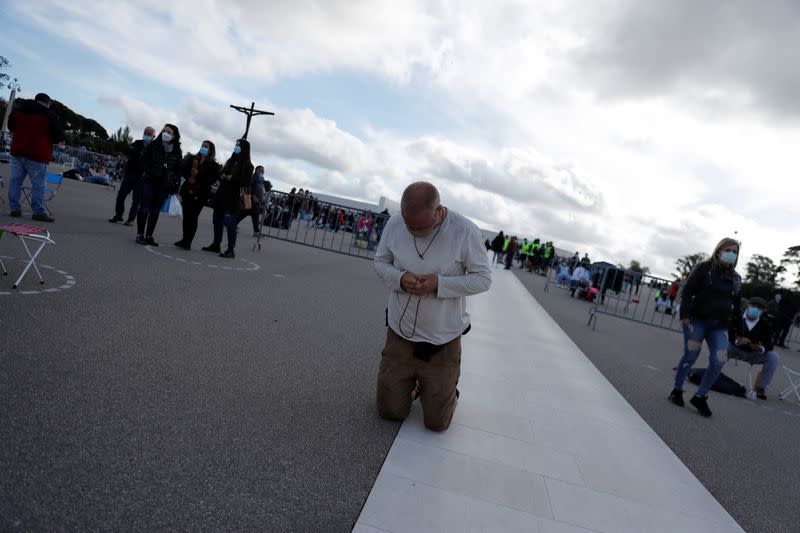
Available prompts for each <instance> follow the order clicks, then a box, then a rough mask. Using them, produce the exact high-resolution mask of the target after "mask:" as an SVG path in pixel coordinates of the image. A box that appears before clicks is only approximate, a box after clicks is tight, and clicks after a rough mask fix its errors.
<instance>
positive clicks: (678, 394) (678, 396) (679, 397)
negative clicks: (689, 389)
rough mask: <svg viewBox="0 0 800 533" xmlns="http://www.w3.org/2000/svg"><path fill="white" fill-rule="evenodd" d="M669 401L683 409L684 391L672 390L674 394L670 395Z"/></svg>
mask: <svg viewBox="0 0 800 533" xmlns="http://www.w3.org/2000/svg"><path fill="white" fill-rule="evenodd" d="M669 401H671V402H672V403H674V404H675V405H677V406H678V407H683V406H684V405H685V404H684V403H683V391H682V390H678V389H672V392H670V393H669Z"/></svg>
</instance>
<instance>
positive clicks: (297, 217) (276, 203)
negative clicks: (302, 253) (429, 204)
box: [253, 190, 389, 259]
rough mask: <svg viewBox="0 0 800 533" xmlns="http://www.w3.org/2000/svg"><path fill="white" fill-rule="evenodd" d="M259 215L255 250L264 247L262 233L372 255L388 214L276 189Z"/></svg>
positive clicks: (281, 238) (274, 237) (336, 249)
mask: <svg viewBox="0 0 800 533" xmlns="http://www.w3.org/2000/svg"><path fill="white" fill-rule="evenodd" d="M260 218H261V232H260V236H259V237H258V239H257V240H256V242H255V243H254V244H253V250H255V249H256V248H258V249H261V237H262V236H263V237H270V238H273V239H279V240H283V241H288V242H294V243H297V244H302V245H304V246H311V247H313V248H320V249H323V250H328V251H331V252H336V253H340V254H345V255H350V256H353V257H361V258H363V259H373V258H374V257H375V250H376V249H377V247H378V243H379V242H380V239H381V234H382V233H383V229H384V228H385V227H386V222H387V221H388V220H389V215H388V214H385V213H374V212H372V211H369V210H366V209H358V208H353V207H349V206H346V205H342V204H335V203H330V202H323V201H321V200H318V199H315V198H313V197H307V196H300V195H297V194H290V193H286V192H281V191H274V190H273V191H270V192H269V193H268V194H267V198H266V202H265V203H264V206H263V208H262V213H261V214H260Z"/></svg>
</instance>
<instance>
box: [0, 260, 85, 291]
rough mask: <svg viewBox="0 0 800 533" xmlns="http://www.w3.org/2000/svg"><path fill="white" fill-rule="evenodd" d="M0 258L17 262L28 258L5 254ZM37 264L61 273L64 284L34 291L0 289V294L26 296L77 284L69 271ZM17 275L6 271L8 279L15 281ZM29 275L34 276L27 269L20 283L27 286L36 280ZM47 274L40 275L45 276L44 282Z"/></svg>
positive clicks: (63, 288)
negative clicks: (0, 290)
mask: <svg viewBox="0 0 800 533" xmlns="http://www.w3.org/2000/svg"><path fill="white" fill-rule="evenodd" d="M0 258H2V259H6V260H8V261H15V262H19V263H27V262H28V259H20V258H17V257H11V256H7V255H3V256H0ZM38 266H39V268H40V269H43V270H48V271H52V272H54V273H58V274H61V275H62V276H64V280H65V284H64V285H60V286H58V287H53V288H49V289H42V290H38V291H34V290H14V291H2V292H0V296H12V295H14V294H23V295H26V296H30V295H35V294H52V293H54V292H61V291H65V290H67V289H71V288H72V287H74V286H75V285H76V284H77V281H76V278H75V276H73V275H71V274H69V273H67V272H65V271H63V270H59V269H56V268H55V267H54V266H51V265H44V264H39V265H38ZM18 275H19V274H18V273H17V274H15V273H13V272H9V273H8V279H11V278H13V279H14V280H15V281H16V278H17V276H18ZM31 276H34V273H33V271H29V272H28V273H27V274H26V275H25V278H23V279H22V281H20V285H21V286H24V287H25V288H27V287H29V286H30V284H31V283H34V282H36V281H38V280H37V279H36V278H35V277H31ZM49 276H50V274H49V272H48V273H45V274H44V275H43V276H42V277H43V278H45V282H47V281H48V278H49ZM39 284H40V285H43V284H44V282H41V281H40V282H39ZM21 288H22V287H20V289H21Z"/></svg>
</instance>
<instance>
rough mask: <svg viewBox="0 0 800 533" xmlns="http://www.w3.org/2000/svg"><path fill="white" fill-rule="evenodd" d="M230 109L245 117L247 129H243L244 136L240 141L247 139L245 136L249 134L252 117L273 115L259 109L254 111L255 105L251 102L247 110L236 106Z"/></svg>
mask: <svg viewBox="0 0 800 533" xmlns="http://www.w3.org/2000/svg"><path fill="white" fill-rule="evenodd" d="M231 107H232V108H234V109H235V110H236V111H238V112H240V113H244V114H245V115H247V127H245V129H244V135H243V136H242V139H247V134H248V133H249V132H250V120H252V118H253V117H256V116H258V115H274V114H275V113H273V112H272V111H262V110H260V109H256V103H255V102H252V103H251V104H250V107H249V108H248V107H241V106H238V105H231Z"/></svg>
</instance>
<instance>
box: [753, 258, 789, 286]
mask: <svg viewBox="0 0 800 533" xmlns="http://www.w3.org/2000/svg"><path fill="white" fill-rule="evenodd" d="M745 268H746V269H747V273H746V274H745V281H746V282H747V283H752V284H754V285H765V286H767V287H773V288H777V287H778V285H779V284H780V283H781V282H782V281H783V277H782V276H781V274H783V273H784V272H786V267H785V266H783V265H776V264H775V262H774V261H773V260H772V259H770V258H769V257H767V256H764V255H759V254H754V255H753V257H751V258H750V261H748V263H747V266H746V267H745Z"/></svg>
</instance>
